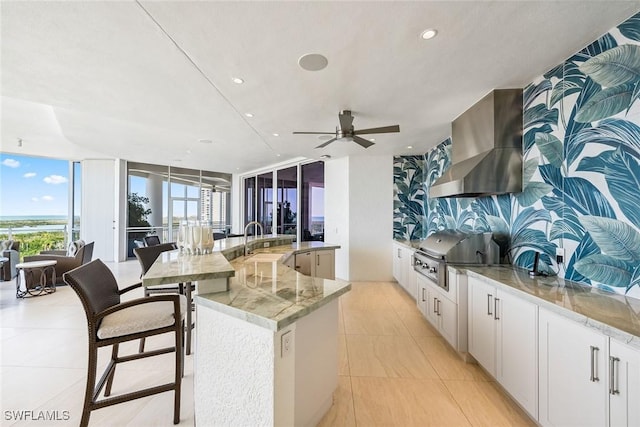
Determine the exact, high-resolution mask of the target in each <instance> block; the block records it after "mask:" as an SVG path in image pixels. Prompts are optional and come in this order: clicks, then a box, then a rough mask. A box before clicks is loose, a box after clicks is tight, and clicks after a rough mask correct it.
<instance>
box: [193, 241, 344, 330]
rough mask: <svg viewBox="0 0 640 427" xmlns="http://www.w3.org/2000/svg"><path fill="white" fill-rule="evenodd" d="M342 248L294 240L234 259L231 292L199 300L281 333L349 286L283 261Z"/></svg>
mask: <svg viewBox="0 0 640 427" xmlns="http://www.w3.org/2000/svg"><path fill="white" fill-rule="evenodd" d="M258 240H260V239H258ZM338 247H339V246H336V245H331V244H325V243H323V242H301V243H295V242H294V243H292V244H285V245H280V246H272V247H269V248H262V249H256V250H255V251H254V253H252V254H250V255H248V256H247V257H244V256H238V257H237V258H234V259H230V260H229V263H230V265H231V267H232V268H233V270H234V272H235V274H234V275H233V277H230V278H229V290H228V291H226V292H216V293H210V294H204V295H198V296H196V303H197V304H199V305H201V306H205V307H208V308H211V309H213V310H216V311H219V312H222V313H225V314H227V315H230V316H233V317H237V318H239V319H242V320H245V321H247V322H250V323H253V324H256V325H259V326H261V327H264V328H267V329H270V330H273V331H278V330H280V329H282V328H284V327H285V326H287V325H290V324H291V323H293V322H295V321H296V320H297V319H299V318H301V317H303V316H306V315H307V314H309V313H311V312H313V311H315V310H317V309H318V308H320V307H322V306H323V305H325V304H327V303H328V302H330V301H332V300H334V299H335V298H337V297H339V296H340V295H342V294H344V293H346V292H348V291H349V290H350V289H351V284H350V283H348V282H345V281H342V280H339V279H336V280H329V279H323V278H319V277H310V276H305V275H303V274H301V273H298V272H297V271H295V270H294V269H291V268H289V267H287V266H286V265H284V264H283V263H282V260H283V259H286V258H288V257H289V256H290V255H291V254H293V253H297V252H304V251H308V250H328V249H336V248H338Z"/></svg>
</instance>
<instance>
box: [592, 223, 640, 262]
mask: <svg viewBox="0 0 640 427" xmlns="http://www.w3.org/2000/svg"><path fill="white" fill-rule="evenodd" d="M580 222H581V223H582V225H583V226H584V228H585V229H586V230H587V231H588V232H589V234H590V235H591V237H592V238H593V240H594V241H595V242H596V244H597V245H598V246H599V247H600V249H601V250H602V252H603V253H604V254H607V255H610V256H612V257H615V258H617V259H619V260H621V261H626V262H630V263H634V264H635V265H637V264H638V263H640V233H639V232H638V231H636V230H635V229H634V228H633V227H631V226H630V225H629V224H627V223H624V222H622V221H619V220H617V219H611V218H603V217H597V216H583V217H582V218H580Z"/></svg>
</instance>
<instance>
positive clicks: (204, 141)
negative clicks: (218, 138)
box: [198, 139, 213, 144]
mask: <svg viewBox="0 0 640 427" xmlns="http://www.w3.org/2000/svg"><path fill="white" fill-rule="evenodd" d="M198 142H200V143H202V144H211V143H213V141H212V140H210V139H199V140H198Z"/></svg>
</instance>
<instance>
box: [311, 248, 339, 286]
mask: <svg viewBox="0 0 640 427" xmlns="http://www.w3.org/2000/svg"><path fill="white" fill-rule="evenodd" d="M313 254H314V258H315V263H314V266H313V267H312V270H313V274H312V275H313V276H315V277H322V278H324V279H332V280H333V279H335V265H334V259H335V252H334V251H332V250H325V251H315V252H313Z"/></svg>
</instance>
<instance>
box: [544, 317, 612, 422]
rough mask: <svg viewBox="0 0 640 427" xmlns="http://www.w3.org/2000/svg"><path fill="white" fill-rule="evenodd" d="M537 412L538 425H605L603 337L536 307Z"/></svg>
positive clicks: (604, 339)
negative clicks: (537, 354) (537, 314)
mask: <svg viewBox="0 0 640 427" xmlns="http://www.w3.org/2000/svg"><path fill="white" fill-rule="evenodd" d="M539 319H540V320H539V344H540V345H539V351H540V353H539V355H540V371H539V375H540V377H539V381H540V416H539V420H538V421H539V422H540V424H542V425H543V426H583V427H586V426H599V427H602V426H606V425H607V421H608V420H607V399H608V396H607V394H608V387H607V385H608V382H607V375H608V374H607V372H606V371H607V364H606V361H607V356H608V355H607V349H608V338H607V337H605V336H604V335H602V334H600V333H598V332H597V331H594V330H593V329H589V328H587V327H585V326H582V325H580V324H579V323H576V322H575V321H573V320H571V319H566V318H563V317H561V316H558V315H556V314H553V313H551V312H549V311H547V310H545V309H542V308H540V309H539Z"/></svg>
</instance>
